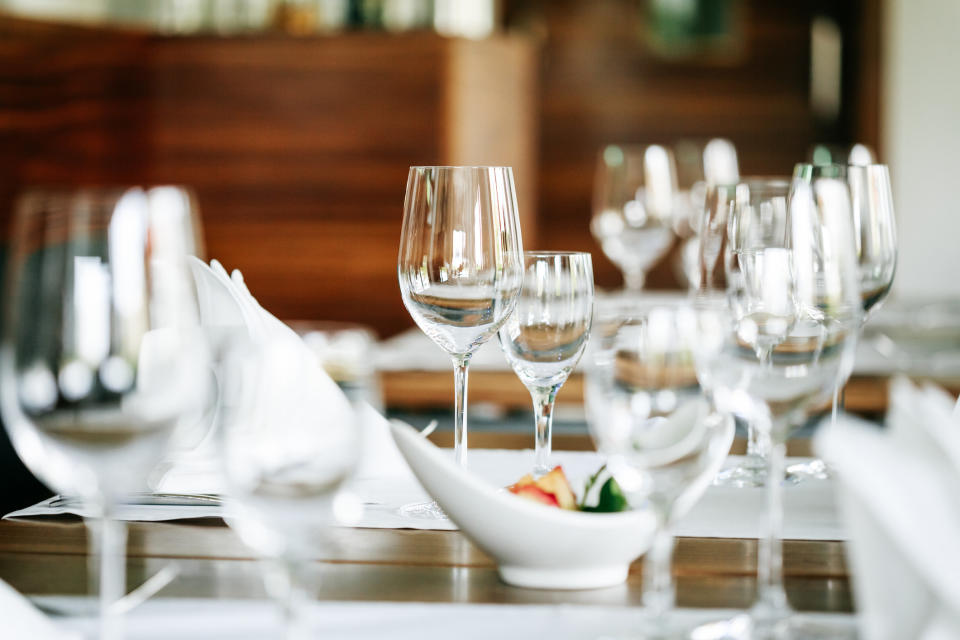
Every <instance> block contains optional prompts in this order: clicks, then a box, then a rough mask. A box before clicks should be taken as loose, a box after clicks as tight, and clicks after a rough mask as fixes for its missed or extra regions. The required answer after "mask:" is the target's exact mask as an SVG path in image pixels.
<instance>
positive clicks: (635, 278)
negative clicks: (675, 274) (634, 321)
mask: <svg viewBox="0 0 960 640" xmlns="http://www.w3.org/2000/svg"><path fill="white" fill-rule="evenodd" d="M676 195H677V169H676V164H675V162H674V158H673V153H672V152H671V151H670V150H669V149H667V148H666V147H662V146H660V145H649V146H638V145H609V146H607V147H606V148H604V149H603V151H602V152H601V153H600V156H599V158H598V160H597V173H596V179H595V182H594V192H593V217H592V219H591V221H590V231H591V233H593V236H594V238H596V239H597V241H598V242H599V243H600V246H601V247H602V248H603V253H604V254H605V255H606V256H607V257H608V258H609V259H610V260H611V261H612V262H613V263H614V264H616V265H617V267H619V269H620V271H622V272H623V279H624V286H625V289H626V291H627V292H628V293H630V294H636V293H638V292H640V291H642V290H643V284H644V281H645V279H646V273H647V271H648V270H649V269H650V267H652V266H653V265H654V264H655V263H656V262H657V261H658V260H660V259H661V258H662V257H663V256H664V255H665V254H666V253H667V250H669V249H670V246H671V245H672V244H673V228H672V221H673V215H674V207H675V206H676V202H675V200H676Z"/></svg>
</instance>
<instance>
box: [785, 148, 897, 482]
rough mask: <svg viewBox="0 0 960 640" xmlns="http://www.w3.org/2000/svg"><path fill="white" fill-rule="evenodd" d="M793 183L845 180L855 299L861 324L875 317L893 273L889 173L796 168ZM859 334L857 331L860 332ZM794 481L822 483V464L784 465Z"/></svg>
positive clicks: (835, 407)
mask: <svg viewBox="0 0 960 640" xmlns="http://www.w3.org/2000/svg"><path fill="white" fill-rule="evenodd" d="M794 177H796V178H798V179H801V180H807V181H810V180H814V179H816V178H818V177H833V178H839V179H843V180H846V183H847V186H848V188H849V189H850V199H851V204H852V215H853V226H854V238H855V241H856V256H857V263H858V264H859V266H860V296H861V299H862V301H863V320H862V321H863V323H864V324H866V322H867V320H869V318H870V317H871V316H872V315H873V314H874V313H876V311H877V310H878V309H879V308H880V307H881V306H882V305H883V302H884V301H885V300H886V299H887V296H888V295H889V294H890V289H891V287H892V286H893V278H894V274H895V273H896V269H897V228H896V220H895V217H894V210H893V194H892V191H891V189H890V172H889V170H888V169H887V167H886V165H882V164H852V163H851V164H848V165H841V164H826V165H816V164H804V163H801V164H798V165H797V166H796V167H795V168H794ZM861 331H862V327H861ZM842 394H843V391H842V388H841V385H839V384H838V386H837V388H836V389H835V390H834V393H833V402H832V407H831V420H830V421H831V424H836V422H837V419H838V417H839V412H840V410H841V409H842V407H843V399H842ZM788 472H789V473H790V475H791V477H792V478H793V479H794V480H795V481H800V480H801V479H803V478H806V477H810V478H815V479H819V480H825V479H827V478H829V477H830V471H829V469H828V467H827V465H826V463H825V462H824V461H823V460H820V459H815V460H811V461H810V462H804V463H798V464H793V465H790V467H789V468H788Z"/></svg>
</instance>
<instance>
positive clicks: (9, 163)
mask: <svg viewBox="0 0 960 640" xmlns="http://www.w3.org/2000/svg"><path fill="white" fill-rule="evenodd" d="M0 35H3V36H5V37H4V38H2V39H0V144H2V143H4V142H6V143H7V144H5V145H2V146H0V163H2V164H0V170H3V174H4V175H5V176H7V177H9V180H7V184H8V185H9V187H7V189H6V193H7V199H8V200H9V193H12V192H13V191H14V190H15V189H16V188H18V187H20V186H22V185H25V184H35V183H38V182H39V183H91V182H93V183H102V182H112V183H131V182H132V183H141V182H142V183H153V184H157V183H178V184H185V185H188V186H190V187H192V188H193V189H194V190H195V191H196V194H197V198H198V201H199V203H200V207H201V215H202V220H203V226H204V231H205V236H206V246H207V253H208V255H209V256H210V257H216V258H217V259H219V260H220V261H221V262H223V264H224V265H225V266H226V267H227V268H228V269H230V268H239V269H241V270H242V271H243V273H244V275H245V277H246V280H247V283H248V285H249V286H250V288H251V290H252V291H253V292H254V294H255V295H257V297H258V298H259V299H260V301H261V302H262V304H263V305H264V306H265V307H266V308H267V309H269V310H270V311H272V312H273V313H275V314H276V315H277V316H279V317H281V318H284V319H327V320H355V321H360V322H365V323H368V324H370V325H372V326H373V327H374V328H375V329H376V330H377V331H378V332H379V333H380V334H381V335H383V336H386V335H390V334H392V333H396V332H397V331H399V330H402V329H404V328H406V327H408V326H412V324H413V322H412V320H411V319H410V317H409V315H408V314H407V312H406V310H405V309H404V308H403V305H402V303H401V300H400V293H399V289H398V286H397V279H396V253H397V246H398V242H399V237H400V225H401V219H402V211H403V199H404V189H405V185H406V178H407V170H408V168H409V166H410V165H413V164H452V163H464V164H483V163H501V162H502V163H510V164H514V165H515V166H516V168H517V173H518V179H519V176H524V177H525V178H526V180H527V184H528V185H529V186H527V187H526V188H525V189H524V187H522V186H521V189H520V192H521V197H522V199H523V201H522V205H523V209H522V211H523V214H524V216H525V217H526V220H525V224H526V226H528V227H529V228H530V232H531V233H530V235H531V236H532V231H533V222H534V215H533V207H532V205H531V204H530V202H531V200H532V196H533V193H534V184H535V183H534V179H535V178H534V176H535V175H536V168H535V166H534V165H533V164H532V163H533V148H534V140H535V127H534V126H533V116H532V113H533V109H534V105H533V98H532V96H533V92H532V88H531V85H532V82H531V78H532V77H533V75H534V64H535V60H536V58H535V56H534V53H533V51H532V49H531V48H530V46H529V44H528V43H527V42H526V41H525V40H524V39H522V38H511V37H504V38H494V39H491V40H488V41H483V42H465V41H460V40H451V39H446V38H440V37H438V36H435V35H430V34H411V35H403V36H397V35H388V34H377V33H369V34H363V33H356V34H344V35H342V36H337V37H316V38H292V37H287V36H283V35H269V34H268V35H261V36H257V37H238V38H219V37H187V38H174V37H158V36H150V35H147V34H142V33H131V32H124V31H110V30H107V31H98V30H85V29H81V28H74V27H65V26H45V25H40V24H34V23H29V22H24V21H15V20H10V19H2V18H0ZM487 54H489V56H488V55H487ZM487 65H495V66H496V68H497V70H496V72H495V73H491V72H490V71H488V70H487V69H486V68H485V67H486V66H487ZM478 75H485V76H486V77H487V78H488V82H487V83H486V85H485V86H486V87H487V88H488V89H489V90H490V92H491V95H490V99H489V100H488V101H487V107H485V108H482V109H478V108H477V105H476V104H475V102H474V101H473V100H470V99H469V98H470V96H469V94H467V93H466V92H464V91H463V90H462V88H463V87H473V86H474V85H475V83H473V82H472V79H474V78H476V77H478ZM23 87H25V88H26V96H21V95H20V90H21V88H23ZM451 87H452V88H453V89H451ZM452 96H453V97H452ZM454 98H456V99H454ZM464 98H466V99H464ZM505 126H506V128H505ZM477 132H481V133H483V135H477ZM491 137H493V138H495V139H496V142H495V143H494V144H493V145H491V142H490V140H491ZM0 180H2V179H0ZM0 195H3V193H2V192H0ZM4 209H5V211H6V210H8V209H9V207H8V206H6V207H4ZM0 224H2V225H3V226H4V228H6V226H7V222H6V221H5V220H4V221H0Z"/></svg>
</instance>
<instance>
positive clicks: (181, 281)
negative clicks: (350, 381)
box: [0, 187, 211, 640]
mask: <svg viewBox="0 0 960 640" xmlns="http://www.w3.org/2000/svg"><path fill="white" fill-rule="evenodd" d="M197 238H198V236H197V225H196V219H195V213H194V208H193V204H192V198H191V197H190V195H189V193H188V192H187V191H185V190H183V189H180V188H177V187H155V188H151V189H146V190H145V189H141V188H139V187H134V188H115V189H108V188H103V189H79V190H35V191H30V192H28V193H26V194H25V195H24V196H22V197H21V198H20V199H19V201H18V203H17V205H16V208H15V212H14V223H13V231H12V238H11V243H10V255H9V261H8V271H7V286H6V322H5V327H4V334H3V342H2V355H0V406H2V410H3V418H4V423H5V425H6V428H7V430H8V432H9V434H10V439H11V441H12V442H13V445H14V447H15V448H16V451H17V453H18V455H19V456H20V457H21V458H22V459H23V461H24V462H25V463H26V465H27V466H28V467H29V468H30V469H31V471H33V472H34V473H35V474H36V475H37V476H38V477H39V478H41V479H42V480H43V481H44V482H45V483H46V484H47V485H48V486H50V487H51V488H52V489H53V490H55V491H57V492H59V493H62V494H72V495H76V496H79V497H80V498H81V500H82V502H83V505H84V508H85V511H86V512H87V513H88V514H89V517H87V518H86V519H85V522H86V524H87V526H88V528H89V531H90V536H89V540H90V553H91V556H92V557H95V558H97V559H98V562H99V571H98V573H99V575H98V576H97V578H96V579H97V581H98V583H99V584H98V589H99V595H100V600H99V606H100V637H101V638H105V639H108V640H113V639H115V638H119V637H121V636H122V635H123V630H122V618H121V614H120V612H119V611H118V609H117V608H116V607H114V606H113V604H114V603H115V602H116V601H117V600H118V599H119V598H120V597H121V596H123V594H124V590H125V585H126V580H125V576H126V562H125V550H126V528H125V526H124V524H123V523H122V522H120V521H118V520H115V519H114V513H115V509H116V507H117V505H118V503H119V502H120V501H121V500H122V499H123V498H124V497H125V496H126V495H129V494H132V493H135V492H140V491H144V490H146V486H147V475H148V473H149V472H150V470H151V469H152V468H153V467H154V466H155V465H156V464H157V463H158V462H159V461H160V459H161V458H162V457H163V455H164V453H165V451H166V448H167V446H168V444H169V442H170V440H171V439H172V437H173V436H174V434H175V432H178V431H180V430H184V429H187V430H189V429H193V428H200V426H201V425H200V421H201V416H202V415H203V413H204V411H205V409H206V408H207V407H208V406H209V403H210V402H211V394H210V387H211V385H210V384H209V382H210V376H211V371H210V368H209V363H210V360H209V356H208V349H207V344H206V340H205V339H204V337H203V334H202V332H201V330H200V325H199V313H198V309H197V300H196V294H195V290H194V286H193V280H192V277H191V275H190V271H189V267H188V266H187V262H186V258H187V256H188V255H189V254H191V253H193V252H194V251H195V250H196V248H197V247H196V245H197ZM91 577H93V576H91Z"/></svg>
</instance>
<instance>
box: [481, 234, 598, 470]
mask: <svg viewBox="0 0 960 640" xmlns="http://www.w3.org/2000/svg"><path fill="white" fill-rule="evenodd" d="M523 257H524V274H523V289H522V290H521V291H520V297H519V298H518V300H517V308H516V309H515V310H514V312H513V313H512V314H511V315H510V317H509V318H508V319H507V321H506V322H505V323H504V325H503V326H502V327H501V328H500V333H499V336H500V347H501V348H502V349H503V352H504V354H505V355H506V357H507V362H509V363H510V366H511V367H513V370H514V372H516V374H517V377H519V378H520V381H521V382H523V384H524V386H526V387H527V390H528V391H529V392H530V396H531V397H532V398H533V411H534V416H535V421H536V444H535V449H534V473H536V474H545V473H547V472H548V471H550V449H551V439H552V434H551V432H552V427H553V401H554V399H555V398H556V397H557V392H558V391H559V390H560V387H562V386H563V383H564V382H566V381H567V378H568V377H569V375H570V372H571V371H573V368H574V367H575V366H577V362H578V361H579V360H580V356H581V355H583V350H584V349H585V348H586V346H587V340H588V339H589V338H590V326H591V323H592V319H593V264H592V262H591V260H590V254H589V253H582V252H575V251H526V252H524V254H523Z"/></svg>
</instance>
